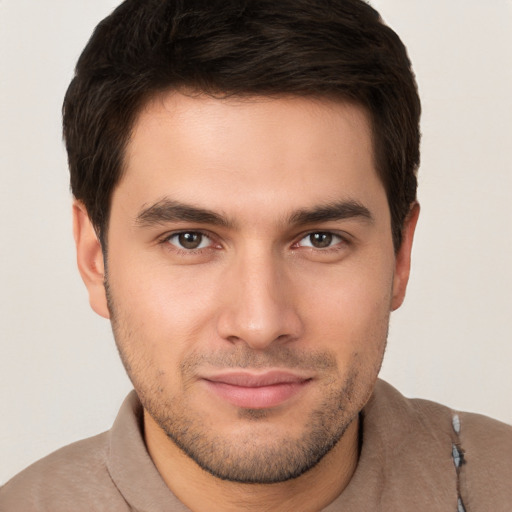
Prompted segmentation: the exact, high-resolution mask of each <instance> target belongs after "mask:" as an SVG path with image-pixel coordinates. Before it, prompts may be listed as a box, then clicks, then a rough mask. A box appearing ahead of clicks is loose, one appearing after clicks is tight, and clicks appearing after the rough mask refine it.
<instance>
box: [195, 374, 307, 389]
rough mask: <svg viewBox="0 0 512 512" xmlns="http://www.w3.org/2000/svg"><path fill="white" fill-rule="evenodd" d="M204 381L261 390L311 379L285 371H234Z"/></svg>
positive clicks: (206, 377)
mask: <svg viewBox="0 0 512 512" xmlns="http://www.w3.org/2000/svg"><path fill="white" fill-rule="evenodd" d="M203 378H204V380H207V381H210V382H217V383H222V384H230V385H231V386H240V387H247V388H259V387H263V386H274V385H277V384H294V383H301V382H305V381H307V380H310V379H311V376H309V375H302V374H298V373H294V372H289V371H283V370H271V371H266V372H263V373H252V372H244V371H233V372H225V373H219V374H214V375H210V376H205V377H203Z"/></svg>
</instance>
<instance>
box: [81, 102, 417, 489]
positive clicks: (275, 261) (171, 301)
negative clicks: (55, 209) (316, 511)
mask: <svg viewBox="0 0 512 512" xmlns="http://www.w3.org/2000/svg"><path fill="white" fill-rule="evenodd" d="M125 163H126V172H125V174H124V176H123V178H122V179H121V181H120V183H119V185H118V186H117V188H116V189H115V191H114V194H113V198H112V210H111V218H110V223H109V228H108V257H107V268H108V270H107V272H106V273H107V277H106V280H107V294H105V292H104V289H103V285H102V283H103V279H102V277H103V276H102V272H103V269H102V268H101V265H102V263H101V261H100V260H101V258H100V257H99V256H98V255H96V260H95V261H96V267H95V268H94V269H93V271H91V269H90V268H89V270H84V269H83V268H82V274H83V275H84V273H85V274H86V276H85V277H84V279H85V280H86V283H87V284H88V287H89V291H90V297H91V304H92V306H93V308H94V309H95V310H96V311H97V312H98V313H100V314H102V315H103V316H110V318H111V320H112V326H113V330H114V335H115V339H116V342H117V345H118V348H119V351H120V354H121V356H122V359H123V362H124V364H125V367H126V370H127V372H128V374H129V376H130V378H131V380H132V382H133V385H134V387H135V389H136V391H137V393H138V395H139V397H140V399H141V401H142V404H143V406H144V408H145V410H146V412H147V414H148V415H149V416H150V417H151V421H153V422H154V423H155V424H156V425H158V427H159V428H161V429H163V431H164V432H165V433H166V434H167V436H168V438H169V439H171V440H172V442H173V443H175V445H177V446H178V447H179V448H181V450H183V451H184V452H185V453H186V454H187V455H189V456H190V457H191V458H192V459H193V460H194V461H195V462H197V464H199V465H200V466H201V467H202V468H203V469H206V470H207V471H209V472H210V473H212V474H213V475H215V476H218V477H220V478H223V479H227V480H232V481H239V482H260V483H269V482H278V481H284V480H287V479H289V478H293V477H296V476H298V475H300V474H302V473H303V472H305V471H307V470H308V469H310V468H311V467H313V466H314V465H315V464H316V463H317V462H318V461H319V460H320V459H322V457H323V456H324V455H325V454H326V453H328V452H329V450H331V449H332V448H333V446H335V445H336V443H337V442H338V441H339V439H340V438H341V437H342V435H343V433H344V431H345V430H346V429H347V427H348V426H349V425H350V424H351V422H352V421H353V420H354V419H355V418H356V417H357V415H358V413H359V411H360V410H361V408H362V407H363V406H364V404H365V403H366V401H367V399H368V398H369V395H370V394H371V391H372V389H373V386H374V384H375V381H376V378H377V374H378V371H379V368H380V365H381V361H382V357H383V353H384V348H385V344H386V336H387V329H388V321H389V313H390V311H391V310H392V309H394V308H396V307H398V305H399V304H400V302H401V300H402V298H403V294H404V292H405V285H406V282H407V275H408V268H409V267H408V265H409V252H410V244H409V238H412V235H411V237H408V236H407V235H406V236H405V242H404V245H403V246H402V248H401V249H400V251H399V252H398V254H395V251H394V248H393V243H392V237H391V225H390V214H389V207H388V204H387V199H386V194H385V190H384V187H383V185H382V183H381V181H380V180H379V178H378V176H377V173H376V170H375V164H374V160H373V152H372V141H371V130H370V126H369V122H368V118H367V116H366V114H365V111H364V110H363V109H362V108H360V107H357V106H354V105H350V104H346V103H337V102H330V101H320V100H312V99H305V98H287V99H269V98H251V99H239V100H235V99H229V100H218V99H211V98H207V97H203V96H195V97H187V96H185V95H181V94H178V93H169V94H167V95H163V96H160V97H158V98H156V99H154V100H153V101H152V102H151V103H149V104H148V105H147V106H146V108H145V109H144V110H143V111H142V112H141V114H140V117H139V118H138V121H137V123H136V125H135V128H134V132H133V136H132V138H131V140H130V142H129V145H128V148H127V152H126V160H125ZM76 211H77V212H78V214H77V217H78V220H76V219H75V232H78V235H77V244H78V246H79V261H80V239H81V237H82V240H85V239H86V236H85V234H82V235H81V234H80V233H81V232H82V231H83V232H84V233H85V231H86V227H84V226H86V224H87V221H86V220H84V217H83V215H82V220H80V218H79V217H80V212H79V208H78V209H76ZM412 230H413V227H412V228H411V232H412ZM91 239H92V237H91ZM83 243H84V244H85V242H83ZM96 246H97V245H96ZM404 247H405V248H404ZM84 251H85V250H84ZM89 256H90V255H89ZM84 259H87V258H84ZM93 259H94V258H91V257H89V260H93ZM84 265H85V266H86V264H84ZM87 272H89V275H88V276H87ZM94 272H96V274H97V275H96V278H95V279H96V280H94V279H91V275H93V274H94ZM93 277H94V276H93ZM100 277H101V278H100ZM107 301H108V305H107ZM149 416H148V417H149Z"/></svg>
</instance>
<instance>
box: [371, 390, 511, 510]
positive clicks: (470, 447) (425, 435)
mask: <svg viewBox="0 0 512 512" xmlns="http://www.w3.org/2000/svg"><path fill="white" fill-rule="evenodd" d="M372 398H373V399H374V400H375V402H376V404H375V406H376V408H378V409H379V411H380V414H379V415H378V420H380V421H382V419H383V418H384V419H385V420H386V423H388V425H389V424H391V425H393V426H394V428H393V429H391V431H392V434H390V435H392V436H395V437H397V438H398V437H399V438H400V439H394V443H390V446H394V450H396V447H397V446H401V445H404V446H407V448H408V449H409V450H410V449H411V447H412V446H414V450H415V452H416V453H419V454H423V458H422V465H423V466H424V467H429V468H430V470H429V473H432V472H434V473H435V472H439V471H440V469H441V467H444V470H443V473H444V477H443V478H445V479H451V478H454V479H455V485H456V488H457V492H458V495H459V497H460V498H461V499H462V501H463V503H464V505H465V506H466V509H469V510H493V512H498V511H499V512H502V511H503V512H509V511H510V507H511V506H512V485H511V483H512V426H510V425H507V424H505V423H502V422H500V421H497V420H494V419H492V418H489V417H487V416H483V415H480V414H474V413H469V412H459V411H454V410H453V409H450V408H449V407H446V406H444V405H442V404H439V403H436V402H432V401H429V400H423V399H417V398H413V399H411V398H406V397H404V396H403V395H401V394H400V393H399V392H398V391H397V390H396V389H394V388H393V387H392V386H390V385H389V384H387V383H385V382H383V381H379V382H378V384H377V387H376V390H375V394H374V397H372ZM377 403H378V405H377ZM381 428H385V427H384V426H381ZM385 430H386V431H387V430H388V429H387V428H385ZM408 440H409V441H408ZM447 459H449V460H450V463H449V464H448V460H447ZM442 461H444V463H443V464H441V462H442Z"/></svg>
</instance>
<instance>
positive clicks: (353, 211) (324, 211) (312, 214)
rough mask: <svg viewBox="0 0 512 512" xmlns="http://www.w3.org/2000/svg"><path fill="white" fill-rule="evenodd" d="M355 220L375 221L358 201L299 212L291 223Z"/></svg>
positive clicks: (341, 202)
mask: <svg viewBox="0 0 512 512" xmlns="http://www.w3.org/2000/svg"><path fill="white" fill-rule="evenodd" d="M353 218H360V219H362V220H365V221H368V222H370V223H372V222H373V220H374V219H373V216H372V214H371V213H370V210H368V208H366V206H364V205H362V204H361V203H359V202H358V201H354V200H349V201H340V202H338V203H328V204H326V205H320V206H316V207H313V208H306V209H303V210H297V211H296V212H294V213H293V214H292V215H291V216H290V218H289V222H290V224H299V225H300V224H314V223H318V222H327V221H330V220H343V219H353Z"/></svg>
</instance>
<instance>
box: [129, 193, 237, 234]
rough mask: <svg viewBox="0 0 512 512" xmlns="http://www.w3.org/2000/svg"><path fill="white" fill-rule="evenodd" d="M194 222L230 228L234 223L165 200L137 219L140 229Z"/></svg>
mask: <svg viewBox="0 0 512 512" xmlns="http://www.w3.org/2000/svg"><path fill="white" fill-rule="evenodd" d="M180 221H181V222H194V223H198V224H212V225H214V226H223V227H226V228H229V227H231V226H232V223H231V222H230V221H229V220H228V219H227V218H225V217H223V216H222V215H219V214H218V213H216V212H213V211H211V210H207V209H205V208H199V207H197V206H193V205H190V204H185V203H180V202H179V201H174V200H171V199H169V198H164V199H162V200H160V201H158V202H157V203H155V204H152V205H151V206H147V207H145V208H143V209H142V210H141V211H140V212H139V213H138V214H137V217H136V218H135V224H136V225H138V226H140V227H151V226H155V225H158V224H164V223H166V222H180Z"/></svg>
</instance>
